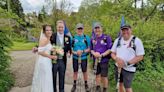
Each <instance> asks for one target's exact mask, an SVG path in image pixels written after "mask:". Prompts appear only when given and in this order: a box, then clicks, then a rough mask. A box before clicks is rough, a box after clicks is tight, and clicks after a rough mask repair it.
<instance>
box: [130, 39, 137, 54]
mask: <svg viewBox="0 0 164 92" xmlns="http://www.w3.org/2000/svg"><path fill="white" fill-rule="evenodd" d="M135 39H136V37H135V36H134V37H133V38H132V40H131V42H130V43H129V46H130V47H132V48H133V50H134V51H135V52H136V45H135Z"/></svg>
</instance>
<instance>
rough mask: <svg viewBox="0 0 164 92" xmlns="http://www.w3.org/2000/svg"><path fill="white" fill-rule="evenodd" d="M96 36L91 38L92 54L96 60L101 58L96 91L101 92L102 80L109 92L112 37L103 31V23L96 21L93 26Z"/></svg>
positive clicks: (105, 89) (104, 91)
mask: <svg viewBox="0 0 164 92" xmlns="http://www.w3.org/2000/svg"><path fill="white" fill-rule="evenodd" d="M93 30H94V33H95V37H93V38H92V39H91V54H92V55H93V58H94V61H97V60H99V62H94V63H98V64H97V71H96V92H101V87H100V84H101V80H102V84H103V92H107V88H108V62H109V59H110V58H111V57H110V52H111V51H110V49H111V47H112V39H111V37H110V36H108V35H105V34H104V33H103V29H102V25H101V24H100V23H99V22H96V23H95V24H94V26H93Z"/></svg>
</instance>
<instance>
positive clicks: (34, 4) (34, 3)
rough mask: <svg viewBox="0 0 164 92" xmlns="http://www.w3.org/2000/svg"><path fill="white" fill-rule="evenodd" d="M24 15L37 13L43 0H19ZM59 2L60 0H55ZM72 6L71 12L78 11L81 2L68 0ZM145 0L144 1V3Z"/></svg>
mask: <svg viewBox="0 0 164 92" xmlns="http://www.w3.org/2000/svg"><path fill="white" fill-rule="evenodd" d="M20 1H21V3H22V6H23V9H24V12H25V13H30V12H37V13H38V12H39V11H40V10H41V9H42V7H43V5H44V4H45V2H44V1H45V0H20ZM56 1H57V2H60V1H61V0H56ZM69 1H70V2H71V3H72V4H73V7H74V8H73V11H76V12H77V11H78V8H79V6H80V5H81V2H82V0H69ZM146 1H147V0H144V2H146ZM137 7H141V1H138V2H137Z"/></svg>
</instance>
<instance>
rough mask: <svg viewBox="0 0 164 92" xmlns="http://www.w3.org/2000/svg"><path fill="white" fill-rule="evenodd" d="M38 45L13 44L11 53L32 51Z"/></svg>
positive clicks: (28, 43) (27, 43)
mask: <svg viewBox="0 0 164 92" xmlns="http://www.w3.org/2000/svg"><path fill="white" fill-rule="evenodd" d="M36 44H37V43H34V42H13V46H12V47H11V49H9V50H11V51H20V50H31V49H32V48H33V47H34V46H35V45H36Z"/></svg>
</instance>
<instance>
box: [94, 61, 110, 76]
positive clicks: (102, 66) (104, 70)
mask: <svg viewBox="0 0 164 92" xmlns="http://www.w3.org/2000/svg"><path fill="white" fill-rule="evenodd" d="M108 67H109V66H108V62H105V63H98V65H97V72H96V75H99V74H101V77H107V76H108Z"/></svg>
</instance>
